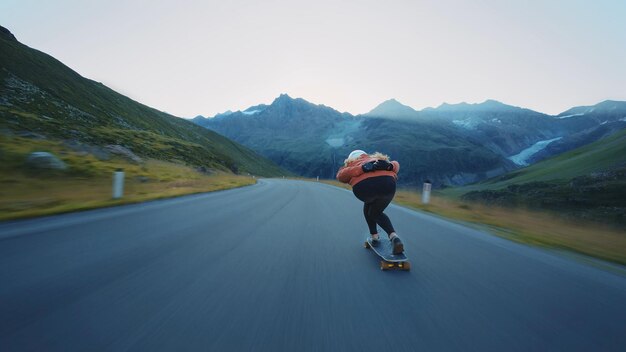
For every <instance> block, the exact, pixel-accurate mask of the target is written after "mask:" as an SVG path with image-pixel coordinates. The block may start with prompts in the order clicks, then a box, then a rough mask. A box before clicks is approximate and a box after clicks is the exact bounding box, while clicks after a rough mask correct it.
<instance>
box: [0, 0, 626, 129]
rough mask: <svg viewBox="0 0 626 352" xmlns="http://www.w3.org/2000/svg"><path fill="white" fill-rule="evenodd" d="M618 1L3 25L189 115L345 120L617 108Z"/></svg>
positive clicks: (206, 7) (160, 12)
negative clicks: (321, 114) (273, 113)
mask: <svg viewBox="0 0 626 352" xmlns="http://www.w3.org/2000/svg"><path fill="white" fill-rule="evenodd" d="M625 19H626V1H624V0H593V1H592V0H587V1H581V0H530V1H521V0H520V1H504V0H500V1H497V0H482V1H480V0H474V1H464V0H456V1H453V0H431V1H420V0H412V1H411V0H385V1H383V0H361V1H349V0H341V1H339V0H333V1H328V0H314V1H300V0H284V1H282V0H281V1H272V0H261V1H241V0H223V1H206V0H205V1H185V0H178V1H158V0H151V1H147V0H146V1H140V0H123V1H120V0H105V1H101V0H89V1H86V0H55V1H44V0H40V1H34V0H2V1H0V25H2V26H5V27H7V28H8V29H9V30H11V31H12V32H13V34H15V36H16V37H17V39H18V40H19V41H21V42H22V43H24V44H26V45H29V46H31V47H33V48H36V49H39V50H41V51H44V52H46V53H48V54H50V55H52V56H54V57H56V58H57V59H59V60H60V61H62V62H63V63H65V64H66V65H68V66H70V67H71V68H73V69H74V70H76V71H78V72H79V73H80V74H81V75H83V76H85V77H88V78H91V79H94V80H96V81H100V82H103V83H104V84H106V85H107V86H109V87H111V88H113V89H115V90H117V91H118V92H120V93H122V94H125V95H127V96H129V97H131V98H133V99H135V100H138V101H140V102H142V103H144V104H146V105H149V106H152V107H155V108H157V109H159V110H163V111H167V112H169V113H171V114H174V115H177V116H183V117H193V116H195V115H198V114H202V115H205V116H207V115H211V116H212V115H214V114H216V113H218V112H223V111H225V110H229V109H230V110H239V109H241V110H243V109H245V108H247V107H248V106H251V105H256V104H259V103H271V102H272V100H273V99H274V98H275V97H277V96H278V95H279V94H281V93H287V94H289V95H291V96H292V97H302V98H304V99H307V100H309V101H311V102H314V103H317V104H324V105H328V106H331V107H333V108H335V109H337V110H340V111H348V112H350V113H353V114H358V113H364V112H367V111H369V110H371V109H372V108H373V107H374V106H376V105H377V104H379V103H380V102H382V101H384V100H386V99H390V98H396V99H398V100H399V101H401V102H403V103H404V104H407V105H410V106H412V107H413V108H416V109H421V108H424V107H427V106H438V105H439V104H441V103H442V102H448V103H458V102H462V101H466V102H469V103H475V102H481V101H484V100H486V99H496V100H500V101H502V102H505V103H508V104H512V105H517V106H523V107H527V108H531V109H534V110H538V111H541V112H546V113H552V114H556V113H559V112H561V111H563V110H565V109H568V108H570V107H572V106H577V105H590V104H595V103H597V102H600V101H602V100H605V99H616V100H626V20H625Z"/></svg>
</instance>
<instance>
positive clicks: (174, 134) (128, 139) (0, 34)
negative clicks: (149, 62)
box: [0, 27, 286, 176]
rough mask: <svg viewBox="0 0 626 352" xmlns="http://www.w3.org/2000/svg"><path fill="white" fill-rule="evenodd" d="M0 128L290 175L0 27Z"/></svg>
mask: <svg viewBox="0 0 626 352" xmlns="http://www.w3.org/2000/svg"><path fill="white" fill-rule="evenodd" d="M0 132H1V133H3V134H5V135H15V134H19V135H24V133H25V132H31V133H36V134H39V135H43V136H45V137H46V138H48V139H53V140H65V141H68V140H69V141H78V142H80V143H84V144H88V145H95V146H103V145H109V144H114V145H122V146H124V147H126V148H128V149H130V150H132V151H133V152H134V153H135V154H137V155H139V156H142V157H145V158H150V159H159V160H166V161H173V162H182V163H185V164H187V165H190V166H203V167H205V168H209V169H215V170H221V171H230V172H234V173H251V174H255V175H262V176H276V175H282V174H286V172H285V171H283V170H282V169H281V168H279V167H278V166H276V165H275V164H274V163H272V162H271V161H269V160H267V159H265V158H263V157H261V156H259V155H257V154H256V153H254V152H253V151H251V150H250V149H248V148H246V147H244V146H242V145H240V144H237V143H235V142H233V141H231V140H229V139H227V138H225V137H223V136H221V135H219V134H217V133H214V132H212V131H209V130H206V129H204V128H202V127H200V126H197V125H195V124H193V123H192V122H189V121H186V120H184V119H182V118H178V117H175V116H172V115H169V114H167V113H164V112H161V111H158V110H156V109H153V108H150V107H148V106H145V105H143V104H140V103H138V102H136V101H133V100H132V99H129V98H128V97H126V96H123V95H121V94H119V93H116V92H115V91H113V90H111V89H109V88H108V87H106V86H104V85H103V84H101V83H99V82H95V81H92V80H89V79H86V78H84V77H82V76H81V75H79V74H78V73H76V72H75V71H73V70H72V69H70V68H69V67H67V66H65V65H64V64H63V63H61V62H59V61H58V60H56V59H55V58H53V57H51V56H49V55H47V54H45V53H42V52H40V51H38V50H35V49H32V48H29V47H28V46H26V45H23V44H21V43H19V42H18V41H17V40H15V38H14V37H13V36H12V35H10V33H9V32H8V31H6V30H5V29H4V28H2V27H0Z"/></svg>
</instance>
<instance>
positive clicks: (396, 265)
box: [364, 236, 411, 270]
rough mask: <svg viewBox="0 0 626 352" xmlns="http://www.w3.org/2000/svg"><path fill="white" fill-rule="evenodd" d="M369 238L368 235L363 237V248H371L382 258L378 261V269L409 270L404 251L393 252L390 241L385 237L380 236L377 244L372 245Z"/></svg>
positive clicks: (409, 266) (409, 264) (409, 265)
mask: <svg viewBox="0 0 626 352" xmlns="http://www.w3.org/2000/svg"><path fill="white" fill-rule="evenodd" d="M370 240H371V238H370V237H369V236H368V237H367V238H366V239H365V244H364V246H365V248H367V249H371V250H373V251H374V253H376V255H378V256H379V257H380V259H382V260H381V261H380V270H389V269H401V270H410V269H411V263H409V262H408V259H409V258H407V257H406V255H405V254H404V253H401V254H393V247H392V245H391V241H389V240H388V239H386V238H381V239H380V241H379V242H378V245H377V246H373V245H372V243H371V241H370Z"/></svg>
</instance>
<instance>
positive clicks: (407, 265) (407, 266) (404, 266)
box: [402, 262, 411, 271]
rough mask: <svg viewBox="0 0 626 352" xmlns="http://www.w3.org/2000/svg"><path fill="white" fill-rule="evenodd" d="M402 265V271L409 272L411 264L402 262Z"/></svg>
mask: <svg viewBox="0 0 626 352" xmlns="http://www.w3.org/2000/svg"><path fill="white" fill-rule="evenodd" d="M402 264H403V265H402V270H405V271H409V270H411V263H409V262H404V263H402Z"/></svg>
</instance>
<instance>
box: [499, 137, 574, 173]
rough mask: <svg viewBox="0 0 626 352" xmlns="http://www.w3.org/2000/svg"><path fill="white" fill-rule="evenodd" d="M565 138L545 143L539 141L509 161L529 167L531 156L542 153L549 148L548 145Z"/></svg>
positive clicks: (549, 140)
mask: <svg viewBox="0 0 626 352" xmlns="http://www.w3.org/2000/svg"><path fill="white" fill-rule="evenodd" d="M561 138H563V137H557V138H552V139H546V140H543V141H539V142H537V143H535V144H533V145H531V146H530V147H528V148H526V149H524V150H522V151H521V152H519V153H518V154H515V155H513V156H510V157H508V159H509V160H511V161H512V162H514V163H516V164H517V165H521V166H528V165H529V164H528V160H529V159H530V157H531V156H533V155H535V154H536V153H537V152H539V151H541V150H542V149H544V148H545V147H547V146H548V144H550V143H552V142H554V141H558V140H559V139H561Z"/></svg>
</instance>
